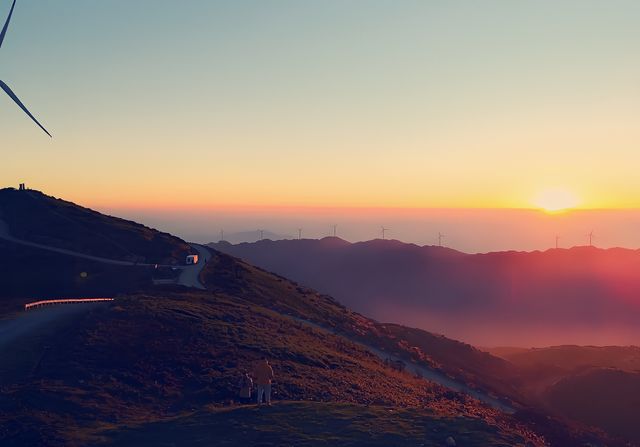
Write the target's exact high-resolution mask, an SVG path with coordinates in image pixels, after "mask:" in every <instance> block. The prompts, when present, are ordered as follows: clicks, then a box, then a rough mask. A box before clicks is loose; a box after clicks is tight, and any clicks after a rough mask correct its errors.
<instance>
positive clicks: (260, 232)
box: [258, 230, 264, 241]
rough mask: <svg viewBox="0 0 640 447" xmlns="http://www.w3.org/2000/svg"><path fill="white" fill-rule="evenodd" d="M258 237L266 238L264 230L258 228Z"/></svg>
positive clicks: (260, 238)
mask: <svg viewBox="0 0 640 447" xmlns="http://www.w3.org/2000/svg"><path fill="white" fill-rule="evenodd" d="M258 238H259V239H258V240H259V241H261V240H263V239H264V230H258Z"/></svg>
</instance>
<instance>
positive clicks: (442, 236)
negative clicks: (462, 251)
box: [438, 232, 446, 247]
mask: <svg viewBox="0 0 640 447" xmlns="http://www.w3.org/2000/svg"><path fill="white" fill-rule="evenodd" d="M445 237H446V235H444V234H442V233H440V232H438V247H442V239H444V238H445Z"/></svg>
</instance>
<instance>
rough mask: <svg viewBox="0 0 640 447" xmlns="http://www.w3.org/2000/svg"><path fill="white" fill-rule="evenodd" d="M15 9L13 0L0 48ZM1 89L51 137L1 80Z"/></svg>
mask: <svg viewBox="0 0 640 447" xmlns="http://www.w3.org/2000/svg"><path fill="white" fill-rule="evenodd" d="M15 7H16V0H13V4H12V5H11V10H10V11H9V17H7V21H6V22H5V24H4V27H2V32H0V48H2V43H3V42H4V36H5V35H6V34H7V29H8V28H9V22H10V21H11V16H12V15H13V10H14V8H15ZM0 88H2V90H4V91H5V93H6V94H7V95H9V98H11V99H13V101H14V102H15V103H16V104H18V107H20V108H21V109H22V110H23V111H24V113H26V114H27V115H29V118H31V119H32V120H33V122H34V123H36V124H37V125H38V126H39V127H40V129H42V130H44V133H46V134H47V135H49V137H51V134H50V133H49V132H47V129H45V128H44V127H43V126H42V124H40V123H39V122H38V120H37V119H36V118H35V116H33V115H32V114H31V112H29V110H28V109H27V107H26V106H25V105H24V104H23V103H22V101H20V99H18V97H17V96H16V94H15V93H13V91H12V90H11V89H10V88H9V86H8V85H7V84H5V83H4V82H2V81H1V80H0Z"/></svg>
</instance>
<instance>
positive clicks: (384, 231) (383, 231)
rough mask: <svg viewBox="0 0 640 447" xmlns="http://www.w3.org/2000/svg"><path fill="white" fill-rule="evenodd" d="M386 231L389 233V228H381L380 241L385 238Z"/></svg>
mask: <svg viewBox="0 0 640 447" xmlns="http://www.w3.org/2000/svg"><path fill="white" fill-rule="evenodd" d="M387 231H391V230H390V229H389V228H385V227H382V239H384V238H385V235H386V233H387Z"/></svg>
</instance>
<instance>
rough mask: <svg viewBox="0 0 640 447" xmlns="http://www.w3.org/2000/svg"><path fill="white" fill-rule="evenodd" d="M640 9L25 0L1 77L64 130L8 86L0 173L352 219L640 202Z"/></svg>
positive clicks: (127, 208) (190, 207)
mask: <svg viewBox="0 0 640 447" xmlns="http://www.w3.org/2000/svg"><path fill="white" fill-rule="evenodd" d="M9 7H10V2H9V0H0V16H2V17H5V16H6V13H8V10H9ZM639 20H640V2H637V1H635V0H629V1H625V0H615V1H610V0H607V1H605V0H602V1H594V0H564V1H561V2H557V1H545V0H543V1H539V0H536V1H518V2H513V1H510V0H501V1H498V0H487V1H482V2H477V1H438V2H436V1H422V0H421V1H411V0H405V1H400V2H398V1H379V0H366V1H365V0H353V1H321V2H320V1H298V0H290V1H285V0H280V1H242V0H234V1H213V0H190V1H189V2H176V1H167V0H134V1H132V0H127V1H125V0H109V1H108V2H107V1H95V0H93V1H87V0H64V1H53V0H48V1H44V0H43V1H35V0H18V4H17V6H16V10H15V13H14V17H13V21H12V23H11V26H10V28H9V32H8V33H7V37H6V40H5V43H4V45H3V47H2V48H1V49H0V79H1V80H3V81H4V82H6V83H7V84H9V85H10V86H11V87H12V88H13V90H14V91H15V92H16V94H17V95H18V96H19V97H20V98H21V99H22V100H23V102H25V104H27V106H28V107H29V108H30V109H31V111H32V112H33V113H34V114H35V115H36V117H37V118H38V119H39V120H40V121H41V122H42V123H43V124H44V125H45V127H47V129H48V130H49V131H50V132H51V133H52V134H53V136H54V138H53V139H49V138H48V137H47V136H46V135H44V134H43V133H42V132H41V131H40V130H39V129H38V128H37V127H36V126H35V125H34V124H33V123H32V122H31V121H30V120H29V119H28V117H26V116H25V115H24V114H23V113H22V112H21V111H20V110H19V109H18V108H17V107H16V106H15V104H13V103H12V102H11V100H10V99H9V98H8V97H6V96H2V95H0V155H1V163H0V184H1V185H6V186H8V185H17V184H18V183H20V182H26V183H27V184H28V185H29V186H31V187H33V188H36V189H40V190H43V191H45V192H47V193H50V194H52V195H55V196H59V197H64V198H66V199H69V200H73V201H75V202H78V203H81V204H83V205H86V206H91V207H95V208H98V209H101V210H115V211H116V212H121V213H128V214H130V215H133V216H134V217H136V216H145V215H150V214H154V213H155V214H154V215H156V216H158V215H161V214H163V213H165V214H166V213H167V212H172V213H176V212H181V213H182V215H187V214H190V213H191V214H199V215H203V214H207V215H215V213H216V212H217V211H219V214H220V215H223V214H224V212H228V210H229V209H236V210H238V209H246V208H253V209H254V214H260V213H263V210H264V209H265V208H266V209H269V210H270V212H271V213H272V214H273V215H272V217H273V218H275V217H280V218H282V219H289V217H290V214H286V213H285V214H282V209H289V208H291V207H294V208H295V207H297V211H296V213H294V214H295V215H300V216H302V217H305V218H307V217H310V216H316V215H317V213H318V211H317V210H322V209H325V210H326V209H333V208H335V207H338V208H340V207H343V208H344V211H343V213H342V214H343V215H346V214H349V215H350V216H352V217H353V219H352V223H353V224H354V226H355V224H356V223H357V221H358V219H359V216H360V215H361V214H362V213H365V214H366V213H367V211H366V209H370V208H376V209H378V208H383V209H387V210H394V209H398V208H402V209H411V210H417V211H416V213H418V214H420V213H421V212H422V211H419V210H424V209H440V208H449V209H467V208H479V209H496V208H497V209H508V208H525V209H526V208H537V207H549V208H554V207H555V208H557V207H565V206H566V207H576V208H580V209H630V208H640V194H638V192H639V191H640V176H639V175H637V169H638V168H637V167H638V166H639V165H640V151H638V147H639V145H640V125H639V124H638V123H639V118H640V82H639V81H638V80H639V79H640V58H638V57H636V55H637V54H639V53H640V27H638V26H637V24H638V21H639ZM309 209H314V210H316V211H312V212H310V211H308V210H309ZM225 210H227V211H225ZM363 210H365V211H363ZM223 211H224V212H223ZM278 213H280V214H278ZM305 213H306V214H305ZM242 216H246V212H245V213H244V214H243V213H240V214H238V216H237V217H238V219H240V218H241V217H242ZM302 217H301V219H302ZM330 218H331V213H330V212H327V214H326V216H323V219H324V221H323V222H322V224H320V223H317V225H324V226H326V225H328V223H327V222H326V221H327V220H328V219H330ZM173 219H174V220H173V221H171V224H170V225H169V226H171V225H173V226H175V225H179V224H180V223H179V222H178V221H177V220H175V219H178V220H179V219H181V217H180V216H179V215H175V214H174V217H173ZM624 219H627V220H624V222H627V221H628V217H625V218H624ZM318 220H319V219H318ZM379 220H381V219H379ZM407 222H408V221H407ZM532 222H533V221H532ZM476 223H477V222H475V221H473V220H471V221H469V223H468V228H467V229H466V230H467V231H468V232H471V230H472V228H473V226H474V225H475V224H476ZM255 224H257V222H255ZM255 224H254V221H251V222H245V223H243V224H242V225H236V227H237V228H240V227H242V226H243V225H244V227H246V228H253V227H254V226H255ZM381 224H383V223H381ZM618 224H620V225H622V221H618ZM180 225H187V223H185V222H182V224H180ZM294 225H299V224H294ZM371 225H373V223H371ZM375 225H376V228H377V226H378V223H377V222H376V223H375ZM219 226H222V224H220V225H217V226H216V228H217V227H219ZM584 226H585V227H589V223H588V222H587V223H585V224H584ZM589 229H590V228H589ZM217 231H218V229H216V234H217ZM319 231H320V230H318V232H319ZM367 231H370V230H367ZM576 231H578V230H576ZM585 231H587V230H585ZM611 231H613V229H612V230H611ZM580 232H583V230H582V229H581V230H580ZM430 233H432V231H431V230H430ZM364 234H365V233H362V235H364ZM358 237H360V236H358ZM362 237H363V236H362ZM629 237H631V233H629ZM414 239H415V238H414ZM412 240H413V239H412ZM625 241H626V242H625V243H632V242H633V241H632V240H631V239H628V240H625ZM524 245H527V244H524Z"/></svg>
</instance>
